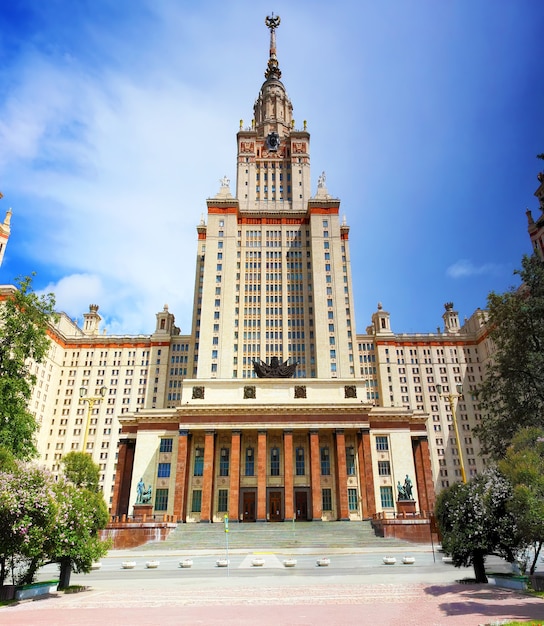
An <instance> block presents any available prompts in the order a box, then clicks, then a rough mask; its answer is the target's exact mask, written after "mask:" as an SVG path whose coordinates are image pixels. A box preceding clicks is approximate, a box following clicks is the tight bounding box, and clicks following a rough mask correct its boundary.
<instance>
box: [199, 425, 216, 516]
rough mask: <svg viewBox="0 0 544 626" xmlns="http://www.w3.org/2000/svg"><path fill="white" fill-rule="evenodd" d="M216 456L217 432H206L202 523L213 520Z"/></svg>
mask: <svg viewBox="0 0 544 626" xmlns="http://www.w3.org/2000/svg"><path fill="white" fill-rule="evenodd" d="M214 456H215V431H213V430H208V431H206V438H205V440H204V476H203V480H202V507H201V510H200V521H201V522H209V521H211V519H212V503H213V487H214V462H213V460H214Z"/></svg>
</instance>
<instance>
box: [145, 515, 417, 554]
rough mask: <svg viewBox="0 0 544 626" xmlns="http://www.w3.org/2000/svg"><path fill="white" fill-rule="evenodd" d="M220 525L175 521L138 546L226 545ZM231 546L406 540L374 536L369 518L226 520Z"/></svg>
mask: <svg viewBox="0 0 544 626" xmlns="http://www.w3.org/2000/svg"><path fill="white" fill-rule="evenodd" d="M226 540H227V537H226V536H225V527H224V524H221V523H215V524H178V526H177V527H176V528H175V529H174V530H173V531H172V532H171V533H170V535H169V536H168V538H167V539H166V540H165V541H163V542H151V543H148V544H146V545H145V546H142V549H145V550H154V549H157V548H160V549H161V550H207V549H221V548H223V547H224V546H225V544H226ZM228 542H229V547H230V548H232V549H249V550H279V549H293V548H320V549H326V548H331V549H332V548H336V549H341V548H346V549H349V548H354V547H357V548H365V547H369V548H370V547H376V548H377V547H380V546H383V547H384V549H385V548H386V547H392V546H393V545H395V546H399V547H401V546H409V545H410V544H409V543H408V542H405V541H402V540H396V539H383V538H381V537H376V535H375V533H374V530H373V529H372V526H371V524H370V521H363V522H296V523H293V522H283V523H281V522H279V523H266V522H263V523H258V522H256V523H249V524H248V523H246V524H239V523H233V522H230V523H229V533H228Z"/></svg>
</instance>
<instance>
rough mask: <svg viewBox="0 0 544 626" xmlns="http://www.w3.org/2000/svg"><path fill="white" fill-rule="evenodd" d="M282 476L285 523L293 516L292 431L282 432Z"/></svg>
mask: <svg viewBox="0 0 544 626" xmlns="http://www.w3.org/2000/svg"><path fill="white" fill-rule="evenodd" d="M283 458H284V461H283V465H284V468H283V475H284V481H283V484H284V490H285V516H284V519H285V520H286V521H291V520H292V519H293V516H294V512H295V511H294V506H293V497H294V489H293V431H292V430H285V431H284V432H283Z"/></svg>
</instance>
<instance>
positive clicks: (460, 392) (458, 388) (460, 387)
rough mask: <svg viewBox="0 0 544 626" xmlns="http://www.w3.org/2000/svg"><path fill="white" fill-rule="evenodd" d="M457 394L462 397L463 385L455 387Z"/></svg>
mask: <svg viewBox="0 0 544 626" xmlns="http://www.w3.org/2000/svg"><path fill="white" fill-rule="evenodd" d="M457 393H458V394H459V395H460V396H462V395H463V385H457Z"/></svg>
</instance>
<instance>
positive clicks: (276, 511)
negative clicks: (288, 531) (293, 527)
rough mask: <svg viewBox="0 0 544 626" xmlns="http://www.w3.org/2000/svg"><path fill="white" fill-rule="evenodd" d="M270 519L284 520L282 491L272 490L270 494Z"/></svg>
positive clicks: (275, 520) (274, 520)
mask: <svg viewBox="0 0 544 626" xmlns="http://www.w3.org/2000/svg"><path fill="white" fill-rule="evenodd" d="M268 519H269V520H270V521H271V522H281V521H282V520H283V513H282V510H281V491H271V492H270V493H269V494H268Z"/></svg>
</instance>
